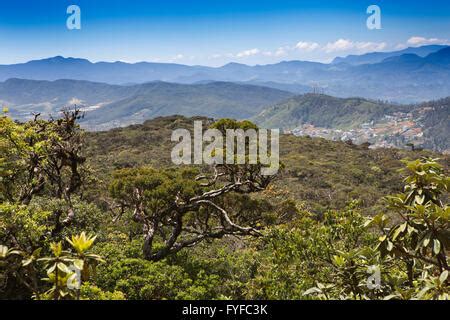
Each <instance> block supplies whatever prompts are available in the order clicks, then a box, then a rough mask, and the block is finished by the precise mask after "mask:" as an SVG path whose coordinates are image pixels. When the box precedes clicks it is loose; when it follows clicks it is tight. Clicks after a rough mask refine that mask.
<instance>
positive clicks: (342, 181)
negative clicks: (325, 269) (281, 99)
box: [86, 116, 442, 213]
mask: <svg viewBox="0 0 450 320" xmlns="http://www.w3.org/2000/svg"><path fill="white" fill-rule="evenodd" d="M194 119H203V120H204V124H206V123H207V121H211V120H207V119H206V118H186V117H181V116H172V117H160V118H156V119H153V120H149V121H146V122H145V123H144V124H141V125H133V126H129V127H126V128H116V129H113V130H110V131H104V132H89V133H87V143H86V146H87V148H88V159H90V161H91V164H92V166H93V167H94V168H96V170H98V171H99V173H100V177H103V178H104V179H107V177H108V175H109V173H110V172H111V171H112V170H113V169H118V168H128V167H136V166H140V165H144V164H147V165H151V166H155V167H170V166H172V163H171V160H170V152H171V150H172V147H173V146H174V145H175V143H173V142H171V141H170V137H171V133H172V130H174V129H176V128H188V129H192V126H193V121H194ZM280 143H281V145H280V157H281V161H282V162H283V163H284V164H285V170H284V172H283V174H282V176H281V178H279V179H278V181H277V184H279V185H280V186H281V187H282V189H284V190H285V191H286V192H287V193H288V195H286V197H288V198H289V197H292V198H294V199H297V200H301V201H305V203H306V204H307V206H308V207H309V208H311V210H313V211H315V212H317V213H321V212H324V211H325V210H326V209H327V208H343V207H345V205H346V203H348V201H350V200H352V199H361V201H362V205H363V206H364V207H367V208H370V210H369V211H368V212H370V213H375V211H376V209H377V208H378V206H379V205H381V198H382V197H383V196H384V195H386V194H391V193H395V192H400V191H401V186H402V179H401V178H400V174H399V172H398V171H397V170H398V169H399V168H401V167H402V164H401V162H400V159H403V158H407V157H409V158H418V157H421V156H424V155H433V156H439V155H436V154H433V153H431V152H428V151H420V152H412V151H408V150H398V149H376V150H372V149H367V147H366V146H357V145H352V144H347V143H345V142H334V141H329V140H325V139H321V138H307V137H295V136H293V135H282V136H281V141H280ZM440 157H442V156H440ZM105 185H107V183H106V184H105Z"/></svg>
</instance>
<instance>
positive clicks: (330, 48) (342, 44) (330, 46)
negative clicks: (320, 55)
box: [324, 39, 353, 53]
mask: <svg viewBox="0 0 450 320" xmlns="http://www.w3.org/2000/svg"><path fill="white" fill-rule="evenodd" d="M352 48H353V42H352V41H350V40H347V39H339V40H336V41H335V42H328V43H327V45H326V46H325V47H324V49H325V51H326V52H328V53H330V52H335V51H346V50H350V49H352Z"/></svg>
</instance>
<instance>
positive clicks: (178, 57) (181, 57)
mask: <svg viewBox="0 0 450 320" xmlns="http://www.w3.org/2000/svg"><path fill="white" fill-rule="evenodd" d="M181 59H184V55H182V54H181V53H179V54H177V55H176V56H174V57H173V58H172V60H181Z"/></svg>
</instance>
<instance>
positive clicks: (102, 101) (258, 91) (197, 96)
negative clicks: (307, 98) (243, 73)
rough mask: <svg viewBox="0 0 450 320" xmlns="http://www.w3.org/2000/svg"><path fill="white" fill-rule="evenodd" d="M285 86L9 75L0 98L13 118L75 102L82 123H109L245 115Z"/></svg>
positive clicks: (282, 94) (275, 98)
mask: <svg viewBox="0 0 450 320" xmlns="http://www.w3.org/2000/svg"><path fill="white" fill-rule="evenodd" d="M292 95H293V94H292V93H290V92H287V91H282V90H278V89H272V88H267V87H263V86H256V85H250V84H238V83H229V82H207V83H204V84H177V83H167V82H161V81H155V82H148V83H144V84H137V85H128V86H119V85H109V84H105V83H96V82H89V81H80V80H56V81H46V80H44V81H42V80H23V79H10V80H7V81H5V82H2V83H0V104H2V105H4V106H8V107H9V112H10V113H11V115H12V116H13V117H15V118H16V119H22V120H24V119H27V118H29V117H31V115H32V114H33V113H41V114H42V115H43V116H47V115H49V114H55V113H57V112H59V110H61V109H62V108H64V107H73V105H78V106H79V107H83V108H84V109H85V110H87V113H86V117H85V119H83V126H85V127H87V128H90V129H96V130H98V129H109V128H112V127H118V126H125V125H129V124H134V123H141V122H143V121H145V120H147V119H151V118H154V117H157V116H167V115H173V114H179V115H185V116H197V115H203V116H208V117H215V118H221V117H234V118H238V119H239V118H246V117H251V116H254V115H256V114H257V113H259V112H260V111H261V110H262V109H263V108H265V107H266V106H267V105H270V104H273V103H277V102H280V101H283V100H285V99H287V98H289V97H291V96H292Z"/></svg>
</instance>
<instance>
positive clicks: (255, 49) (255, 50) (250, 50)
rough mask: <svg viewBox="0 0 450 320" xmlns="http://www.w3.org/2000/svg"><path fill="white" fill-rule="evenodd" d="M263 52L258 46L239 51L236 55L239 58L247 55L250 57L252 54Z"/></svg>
mask: <svg viewBox="0 0 450 320" xmlns="http://www.w3.org/2000/svg"><path fill="white" fill-rule="evenodd" d="M259 53H261V51H260V50H259V49H258V48H253V49H249V50H244V51H241V52H239V53H238V54H237V55H236V57H238V58H245V57H250V56H254V55H257V54H259Z"/></svg>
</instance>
